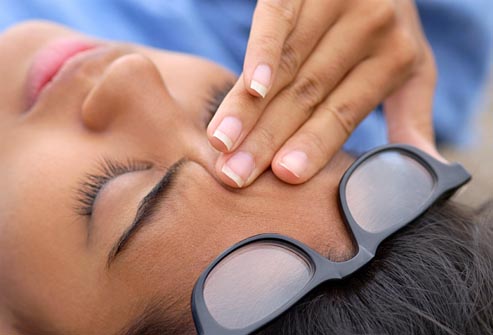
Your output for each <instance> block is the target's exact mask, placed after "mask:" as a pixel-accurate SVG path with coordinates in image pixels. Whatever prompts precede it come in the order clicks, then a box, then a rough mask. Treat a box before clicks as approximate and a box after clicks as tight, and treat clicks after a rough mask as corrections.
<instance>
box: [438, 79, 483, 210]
mask: <svg viewBox="0 0 493 335" xmlns="http://www.w3.org/2000/svg"><path fill="white" fill-rule="evenodd" d="M481 108H482V109H483V110H482V111H481V113H479V115H478V118H477V119H476V120H475V123H476V129H477V132H478V133H477V139H476V141H475V143H474V144H473V145H471V146H470V147H467V148H460V149H459V148H442V149H441V152H442V153H443V155H444V156H445V157H446V158H447V159H448V160H450V161H458V162H460V163H462V164H463V165H464V166H465V167H466V168H467V169H468V170H469V172H471V174H472V176H473V177H472V181H471V182H470V183H469V185H468V186H467V187H466V188H464V189H463V190H461V191H460V192H459V193H458V194H457V195H456V196H455V199H456V200H458V201H460V202H461V203H465V204H467V205H472V206H478V205H481V204H482V203H483V202H485V201H486V200H488V199H493V75H491V76H490V81H489V85H488V89H487V92H486V95H485V99H484V102H483V106H481Z"/></svg>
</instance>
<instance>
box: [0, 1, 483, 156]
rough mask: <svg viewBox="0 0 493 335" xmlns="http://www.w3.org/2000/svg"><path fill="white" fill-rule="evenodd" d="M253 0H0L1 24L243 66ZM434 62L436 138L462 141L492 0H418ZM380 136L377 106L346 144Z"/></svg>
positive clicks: (476, 97)
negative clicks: (55, 25) (39, 24)
mask: <svg viewBox="0 0 493 335" xmlns="http://www.w3.org/2000/svg"><path fill="white" fill-rule="evenodd" d="M255 3H256V1H253V0H241V1H240V0H78V1H70V0H22V1H19V0H0V30H3V29H5V28H7V27H8V26H10V25H12V24H14V23H17V22H19V21H23V20H28V19H46V20H51V21H56V22H59V23H63V24H65V25H68V26H70V27H73V28H75V29H76V30H80V31H82V32H85V33H88V34H91V35H95V36H99V37H103V38H108V39H117V40H127V41H133V42H138V43H142V44H147V45H151V46H155V47H160V48H165V49H170V50H175V51H182V52H187V53H192V54H196V55H200V56H203V57H206V58H209V59H211V60H214V61H216V62H218V63H220V64H222V65H224V66H226V67H228V68H230V69H231V70H233V71H235V72H236V73H239V72H241V67H242V63H243V56H244V53H245V48H246V43H247V39H248V33H249V29H250V21H251V17H252V14H253V10H254V7H255ZM417 4H418V8H419V13H420V16H421V19H422V23H423V26H424V29H425V33H426V35H427V37H428V39H429V41H430V43H431V45H432V48H433V50H434V52H435V57H436V61H437V65H438V70H439V79H438V87H437V92H436V97H435V106H434V121H435V127H436V134H437V140H438V141H439V143H448V144H453V145H466V144H468V143H469V142H470V141H471V139H472V138H473V136H472V131H471V127H470V126H471V120H472V117H473V116H474V114H475V113H476V112H477V104H478V101H480V97H481V94H480V93H481V91H482V88H483V86H484V83H485V79H486V77H487V74H488V68H489V65H490V63H491V45H492V42H493V37H492V31H493V18H492V14H493V1H492V0H417ZM385 142H386V128H385V122H384V119H383V116H382V113H381V112H380V111H377V112H374V113H372V114H371V115H370V116H369V117H368V118H367V119H365V120H364V121H363V122H362V124H361V125H360V126H359V127H358V128H357V130H356V131H355V132H354V133H353V135H352V136H351V138H350V139H349V141H348V143H347V144H346V146H345V148H346V149H348V150H352V151H356V152H361V151H364V150H367V149H369V148H372V147H374V146H376V145H379V144H383V143H385Z"/></svg>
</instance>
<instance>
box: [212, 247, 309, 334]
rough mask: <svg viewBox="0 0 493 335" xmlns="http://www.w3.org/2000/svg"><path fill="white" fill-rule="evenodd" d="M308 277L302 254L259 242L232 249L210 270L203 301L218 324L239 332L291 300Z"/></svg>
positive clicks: (305, 262)
mask: <svg viewBox="0 0 493 335" xmlns="http://www.w3.org/2000/svg"><path fill="white" fill-rule="evenodd" d="M311 277H312V267H311V266H310V263H309V262H308V261H307V259H306V258H305V257H304V256H303V255H301V254H299V253H298V252H296V251H294V250H291V249H289V248H287V247H286V246H284V245H282V244H276V243H275V242H267V241H262V242H260V241H259V242H256V243H252V244H249V245H246V246H244V247H242V248H240V249H238V250H236V251H235V252H234V253H232V254H230V255H229V256H227V257H226V258H225V259H223V260H222V261H221V262H220V263H219V264H218V265H217V266H216V267H215V268H214V269H213V270H212V272H211V273H210V274H209V276H208V277H207V279H206V282H205V286H204V299H205V303H206V306H207V308H208V310H209V312H210V313H211V315H212V317H213V318H214V319H215V320H216V321H217V322H218V323H219V324H221V325H222V326H223V327H225V328H229V329H243V328H245V327H247V326H249V325H252V324H254V323H255V322H258V321H260V320H262V319H263V318H264V317H266V316H267V315H269V314H270V313H272V312H274V311H276V310H277V309H278V308H279V307H281V306H283V305H284V304H286V303H287V302H288V301H290V300H291V299H292V298H294V297H295V296H296V295H297V294H298V293H299V292H300V291H301V290H302V289H303V288H304V287H305V285H306V284H307V283H308V282H309V281H310V279H311Z"/></svg>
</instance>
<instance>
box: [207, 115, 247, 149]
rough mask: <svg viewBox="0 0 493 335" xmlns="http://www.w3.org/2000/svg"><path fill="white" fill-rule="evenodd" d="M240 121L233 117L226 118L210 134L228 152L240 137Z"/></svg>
mask: <svg viewBox="0 0 493 335" xmlns="http://www.w3.org/2000/svg"><path fill="white" fill-rule="evenodd" d="M240 133H241V121H240V120H238V119H237V118H236V117H233V116H226V117H225V118H224V119H223V120H222V121H221V123H220V124H219V126H218V127H217V128H216V131H214V134H212V136H213V137H215V138H217V139H218V140H219V141H221V143H223V144H224V146H225V147H226V148H227V149H228V151H229V150H231V148H233V146H234V144H235V142H236V140H238V137H240Z"/></svg>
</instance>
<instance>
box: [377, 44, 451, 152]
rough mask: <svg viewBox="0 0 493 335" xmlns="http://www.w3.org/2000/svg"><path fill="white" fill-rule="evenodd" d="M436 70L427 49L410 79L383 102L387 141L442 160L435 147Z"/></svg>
mask: <svg viewBox="0 0 493 335" xmlns="http://www.w3.org/2000/svg"><path fill="white" fill-rule="evenodd" d="M435 86H436V68H435V63H434V60H433V55H432V54H431V51H429V50H427V52H426V53H425V56H424V59H423V61H422V64H421V66H419V67H418V70H417V71H416V72H415V73H414V74H413V76H412V77H411V78H410V79H409V80H408V81H407V82H406V83H405V84H404V85H403V86H402V87H401V88H399V89H398V90H396V91H395V92H394V93H392V94H391V95H390V96H389V97H388V98H387V99H385V101H384V112H385V118H386V120H387V129H388V137H389V141H390V142H392V143H407V144H410V145H414V146H416V147H418V148H420V149H422V150H424V151H425V152H427V153H429V154H431V155H433V156H434V157H436V158H438V159H441V160H445V159H444V158H443V157H441V155H440V154H439V153H438V151H437V149H436V147H435V145H434V131H433V113H432V111H433V96H434V92H435Z"/></svg>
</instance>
